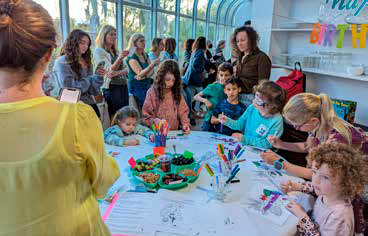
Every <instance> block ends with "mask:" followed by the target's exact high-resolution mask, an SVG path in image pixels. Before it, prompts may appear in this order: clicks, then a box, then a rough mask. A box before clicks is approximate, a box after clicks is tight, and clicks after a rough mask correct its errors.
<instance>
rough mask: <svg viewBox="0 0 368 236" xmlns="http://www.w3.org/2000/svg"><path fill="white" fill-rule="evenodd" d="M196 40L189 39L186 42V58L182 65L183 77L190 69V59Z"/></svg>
mask: <svg viewBox="0 0 368 236" xmlns="http://www.w3.org/2000/svg"><path fill="white" fill-rule="evenodd" d="M193 43H194V39H187V40H185V41H184V58H183V60H184V61H183V65H182V71H181V72H182V75H185V72H186V71H187V69H188V66H189V61H190V57H191V56H192V47H193Z"/></svg>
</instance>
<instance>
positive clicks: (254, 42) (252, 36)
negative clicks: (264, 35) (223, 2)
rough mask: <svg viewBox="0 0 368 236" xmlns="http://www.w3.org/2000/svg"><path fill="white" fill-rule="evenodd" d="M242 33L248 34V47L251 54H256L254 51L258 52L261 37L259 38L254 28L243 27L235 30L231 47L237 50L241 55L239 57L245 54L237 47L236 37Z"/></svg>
mask: <svg viewBox="0 0 368 236" xmlns="http://www.w3.org/2000/svg"><path fill="white" fill-rule="evenodd" d="M240 32H245V33H247V36H248V44H249V45H248V46H249V49H250V52H254V51H256V50H258V41H259V36H258V33H257V31H255V29H253V27H251V26H241V27H239V28H236V29H235V31H234V33H233V35H232V37H231V47H232V48H233V49H235V51H236V52H237V53H239V55H242V54H243V52H240V50H239V48H238V46H237V45H236V36H237V35H238V33H240ZM240 58H241V57H240Z"/></svg>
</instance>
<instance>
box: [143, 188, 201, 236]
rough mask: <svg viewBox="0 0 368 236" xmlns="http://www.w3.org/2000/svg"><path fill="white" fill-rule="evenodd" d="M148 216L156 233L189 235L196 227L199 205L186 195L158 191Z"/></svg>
mask: <svg viewBox="0 0 368 236" xmlns="http://www.w3.org/2000/svg"><path fill="white" fill-rule="evenodd" d="M153 206H154V207H153V210H152V212H151V214H149V215H148V218H147V219H149V221H150V222H152V227H153V228H154V229H155V230H156V231H162V232H166V233H176V234H180V235H189V232H191V231H193V229H194V228H195V227H197V224H196V223H197V222H196V218H198V217H199V216H198V209H199V206H200V205H199V204H198V203H197V202H196V201H195V200H193V199H192V198H190V196H188V194H186V193H180V192H174V191H169V190H165V189H160V191H159V192H158V193H157V198H156V199H155V201H154V202H153Z"/></svg>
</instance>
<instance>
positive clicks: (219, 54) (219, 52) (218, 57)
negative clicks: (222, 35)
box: [212, 40, 226, 67]
mask: <svg viewBox="0 0 368 236" xmlns="http://www.w3.org/2000/svg"><path fill="white" fill-rule="evenodd" d="M225 47H226V41H225V40H219V41H218V43H217V47H216V50H215V55H214V56H213V57H212V58H213V60H214V62H215V63H216V66H217V67H218V66H219V65H221V63H223V62H225V61H226V59H225V56H224V49H225Z"/></svg>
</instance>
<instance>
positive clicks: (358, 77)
mask: <svg viewBox="0 0 368 236" xmlns="http://www.w3.org/2000/svg"><path fill="white" fill-rule="evenodd" d="M272 67H278V68H285V69H289V70H293V69H294V66H289V65H280V64H272ZM303 72H306V73H313V74H320V75H328V76H333V77H340V78H345V79H352V80H359V81H366V82H368V76H367V75H348V74H346V73H341V72H333V71H324V70H321V69H316V68H303Z"/></svg>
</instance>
